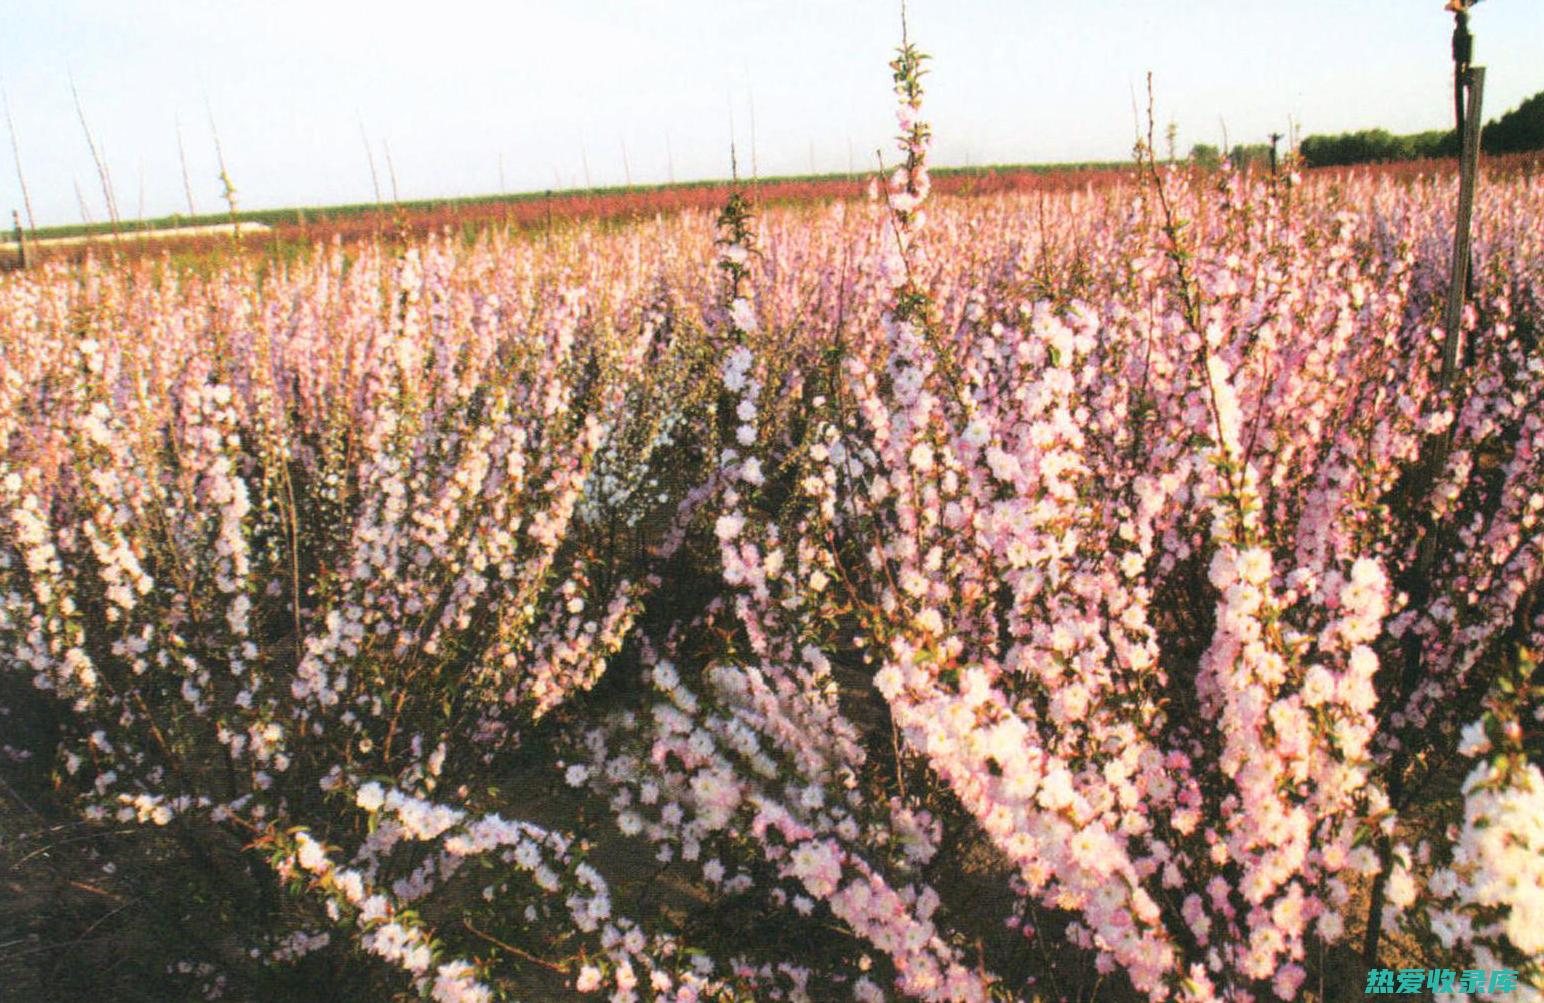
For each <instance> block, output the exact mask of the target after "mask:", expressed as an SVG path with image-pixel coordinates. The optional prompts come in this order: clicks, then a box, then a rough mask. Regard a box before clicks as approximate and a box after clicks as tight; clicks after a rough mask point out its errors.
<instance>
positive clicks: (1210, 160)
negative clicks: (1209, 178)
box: [1190, 143, 1222, 170]
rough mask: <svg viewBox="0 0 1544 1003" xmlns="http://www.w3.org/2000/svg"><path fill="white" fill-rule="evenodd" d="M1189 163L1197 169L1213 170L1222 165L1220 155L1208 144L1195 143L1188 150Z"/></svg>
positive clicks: (1215, 148)
mask: <svg viewBox="0 0 1544 1003" xmlns="http://www.w3.org/2000/svg"><path fill="white" fill-rule="evenodd" d="M1190 161H1191V163H1193V164H1195V165H1196V166H1197V167H1201V168H1205V169H1206V170H1213V169H1215V168H1216V167H1218V166H1220V165H1221V163H1222V154H1220V153H1218V152H1217V147H1215V146H1213V145H1212V144H1210V143H1197V144H1196V145H1194V146H1192V147H1191V148H1190Z"/></svg>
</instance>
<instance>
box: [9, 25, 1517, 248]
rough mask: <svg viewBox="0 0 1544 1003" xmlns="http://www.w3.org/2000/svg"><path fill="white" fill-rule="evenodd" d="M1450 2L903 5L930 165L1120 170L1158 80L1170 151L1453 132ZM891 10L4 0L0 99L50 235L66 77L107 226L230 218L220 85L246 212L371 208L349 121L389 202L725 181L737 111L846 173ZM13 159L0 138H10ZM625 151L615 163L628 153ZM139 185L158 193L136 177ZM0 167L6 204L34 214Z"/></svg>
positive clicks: (1512, 53) (1513, 39) (744, 144)
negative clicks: (96, 158)
mask: <svg viewBox="0 0 1544 1003" xmlns="http://www.w3.org/2000/svg"><path fill="white" fill-rule="evenodd" d="M1441 8H1442V4H1441V2H1440V0H1296V2H1293V0H1277V2H1265V0H1090V2H1087V3H1069V2H1062V3H1050V2H1044V0H1017V2H1006V0H912V3H911V26H912V35H913V37H914V39H915V40H916V41H917V43H918V44H919V45H920V46H921V47H922V48H923V49H925V50H926V51H928V52H930V53H932V55H933V57H934V60H935V62H934V64H933V73H932V75H931V76H930V77H929V78H928V83H929V95H928V107H927V114H928V117H929V118H930V119H931V120H932V122H933V124H934V129H935V133H936V136H937V147H936V151H937V152H936V157H935V161H936V162H937V163H940V164H966V163H975V164H982V163H989V162H999V163H1002V162H1036V161H1063V160H1091V159H1120V158H1124V157H1126V156H1127V155H1128V154H1129V152H1130V149H1131V141H1132V136H1133V124H1132V113H1131V94H1132V88H1133V87H1136V88H1139V89H1140V87H1141V86H1142V80H1143V76H1144V74H1145V73H1146V71H1148V70H1152V71H1153V73H1154V76H1155V80H1156V83H1157V92H1158V106H1159V120H1160V123H1166V122H1167V121H1169V120H1170V119H1173V120H1174V121H1176V122H1177V123H1178V126H1179V131H1180V136H1179V141H1180V145H1181V147H1182V148H1183V149H1187V150H1188V149H1189V147H1190V145H1191V144H1192V143H1194V142H1198V141H1201V142H1211V143H1218V142H1219V138H1220V135H1221V126H1220V125H1219V119H1222V120H1225V121H1226V122H1227V127H1228V132H1229V136H1230V138H1231V139H1232V140H1233V141H1234V142H1247V141H1260V140H1263V139H1264V136H1265V135H1266V134H1267V133H1269V132H1270V131H1271V130H1272V129H1276V128H1281V129H1282V130H1283V131H1285V127H1286V125H1287V121H1288V117H1289V116H1295V117H1296V118H1297V120H1298V121H1299V122H1300V123H1301V125H1302V128H1303V130H1304V131H1305V133H1312V132H1327V131H1341V130H1345V129H1352V128H1364V127H1373V126H1385V127H1387V128H1390V129H1393V130H1396V131H1413V130H1419V129H1430V128H1442V127H1445V126H1446V125H1447V123H1448V115H1449V114H1450V112H1449V108H1450V101H1451V99H1450V92H1449V87H1450V84H1449V79H1450V78H1449V62H1448V37H1449V34H1450V32H1451V28H1452V19H1451V17H1450V16H1449V15H1447V14H1445V13H1444V12H1443V11H1442V9H1441ZM898 20H899V19H898V16H897V5H896V4H895V3H893V2H891V0H779V2H772V0H634V2H623V0H609V2H608V0H561V2H557V0H554V2H550V3H529V2H502V3H473V2H466V0H439V2H437V3H423V2H416V3H402V2H385V0H375V2H371V3H356V2H344V0H303V2H301V0H221V2H218V3H214V2H195V0H5V2H4V3H0V79H3V82H4V85H5V89H6V92H7V94H8V96H9V99H10V106H11V111H12V115H13V116H14V118H15V123H16V131H17V136H18V139H19V141H20V144H21V155H22V162H23V166H24V168H25V170H26V174H27V180H28V183H29V185H30V187H31V192H32V201H33V205H34V208H35V210H36V214H37V217H38V223H39V224H40V225H44V224H51V223H69V222H76V221H78V220H79V219H80V210H79V207H78V202H77V198H76V195H75V185H76V184H78V185H79V186H80V190H81V191H82V192H83V193H84V196H85V200H86V202H87V205H88V208H89V211H90V212H91V214H92V216H93V218H96V219H101V218H103V217H104V215H105V212H104V209H103V206H102V202H103V199H102V195H101V191H100V187H99V185H98V184H97V179H96V174H95V170H94V168H93V167H92V164H91V159H90V154H89V152H88V150H87V148H86V143H85V140H84V138H83V136H82V133H81V129H80V126H79V124H78V122H77V119H76V116H75V111H74V108H73V106H72V103H71V98H70V87H69V81H70V77H71V75H72V74H73V77H74V80H75V83H76V86H77V87H78V88H79V92H80V97H81V101H82V103H83V105H84V107H85V112H86V116H87V118H88V120H89V121H90V123H91V126H92V128H93V130H94V132H95V134H96V137H97V141H98V143H99V144H100V146H101V148H102V151H103V153H104V155H105V157H106V158H107V161H108V163H109V167H110V170H111V172H112V177H113V181H114V185H115V188H116V191H117V201H118V205H119V210H120V212H121V214H122V215H124V216H125V217H129V216H134V215H137V212H138V207H139V204H140V191H141V187H142V188H143V193H144V208H145V210H146V212H147V213H149V214H161V213H167V212H174V211H184V210H185V206H186V200H185V198H184V196H183V191H182V180H181V173H180V170H179V167H178V159H177V140H176V131H175V125H176V122H177V121H178V120H180V122H181V127H182V133H183V138H184V143H185V144H186V148H187V157H188V162H189V168H190V171H191V173H192V177H193V188H194V197H195V200H196V201H197V205H198V208H199V210H200V211H201V212H209V211H216V210H218V209H220V208H222V206H221V204H220V201H219V196H220V186H219V183H218V181H217V180H216V173H217V170H216V168H215V166H214V152H213V146H212V143H211V140H210V132H209V125H208V120H207V117H206V114H205V111H204V94H205V93H206V92H207V94H208V99H209V102H210V105H211V106H212V108H213V111H214V114H215V117H216V120H217V122H218V125H219V129H220V134H221V139H222V141H223V144H224V147H225V154H226V159H227V161H228V163H229V165H230V169H231V174H232V176H233V178H234V180H235V183H236V185H237V187H238V188H239V189H240V192H241V202H242V205H243V207H245V208H266V207H274V206H287V205H307V204H313V205H314V204H328V203H337V202H350V201H352V202H358V201H369V200H370V199H371V198H372V197H373V195H372V191H371V183H370V174H369V168H368V165H367V161H366V157H365V149H364V144H363V140H362V139H361V137H360V123H361V122H362V123H363V125H364V127H365V130H366V131H367V132H368V134H369V136H370V139H371V141H372V143H373V144H374V150H375V159H376V163H377V169H378V171H379V173H380V177H381V185H382V188H383V190H385V193H386V195H387V197H389V195H390V192H389V181H388V179H387V168H386V162H385V155H384V150H383V146H384V145H385V144H387V143H389V145H390V150H391V158H392V161H393V162H394V164H395V168H396V175H397V180H398V185H399V190H400V194H401V196H402V197H403V198H405V199H406V198H425V197H432V196H444V195H464V194H478V193H486V192H491V191H495V190H497V189H498V187H499V158H500V155H501V154H502V156H503V161H504V171H503V173H504V185H505V187H506V189H508V190H511V191H519V190H531V189H545V188H551V187H554V186H560V185H561V186H582V185H583V184H584V183H585V167H584V161H585V159H587V160H588V164H589V176H590V179H591V181H593V183H594V184H596V185H602V184H621V183H623V181H624V180H626V178H627V177H628V176H629V175H630V177H631V179H632V180H633V181H634V182H653V181H664V180H666V179H667V176H668V174H669V173H670V170H671V167H672V165H673V169H674V175H675V177H676V178H677V179H679V180H686V179H690V178H705V177H722V176H724V175H725V174H727V172H728V151H727V147H728V136H729V131H730V115H731V109H732V110H733V117H734V122H735V129H736V131H737V133H738V135H739V139H740V147H741V150H742V160H741V162H742V164H746V165H747V166H748V163H749V161H750V149H749V148H750V145H751V119H752V112H751V109H752V105H753V104H754V117H755V131H756V135H755V140H756V143H755V146H756V149H755V154H756V164H757V167H758V168H759V170H760V172H761V173H762V174H763V175H770V174H788V173H804V172H807V171H809V170H810V168H811V165H812V163H813V166H814V168H815V169H816V170H817V171H821V172H826V171H845V170H846V169H847V167H848V164H849V152H848V151H849V149H850V150H851V151H852V154H851V155H852V157H853V158H854V159H855V160H856V162H857V166H858V167H859V168H860V169H864V168H868V167H870V166H871V165H872V164H873V163H874V150H875V148H876V147H878V146H881V145H883V146H884V148H885V151H886V155H887V156H890V155H891V153H890V150H891V147H890V144H889V136H890V134H891V133H892V132H893V128H894V118H893V115H892V112H891V101H890V95H889V80H888V70H887V68H886V63H887V62H888V60H889V58H890V55H891V50H892V49H893V48H894V45H895V43H896V41H897V37H898V35H899V26H898ZM1473 21H1474V29H1475V34H1476V38H1477V47H1476V59H1477V61H1478V62H1482V63H1484V64H1486V65H1487V66H1488V67H1489V76H1488V81H1487V95H1486V111H1487V113H1488V114H1487V117H1491V116H1493V115H1494V114H1495V113H1497V112H1500V111H1502V110H1504V109H1506V108H1509V107H1512V106H1514V105H1516V104H1517V103H1518V102H1519V101H1520V100H1521V99H1522V98H1524V97H1526V96H1528V95H1529V94H1532V93H1534V92H1535V91H1538V90H1541V89H1544V3H1540V2H1539V0H1486V2H1484V3H1482V4H1480V5H1479V7H1477V8H1476V10H1475V14H1474V18H1473ZM0 141H3V138H0ZM624 147H625V150H626V164H625V165H624V159H623V158H624V154H623V150H624ZM141 179H143V181H141ZM20 205H21V195H20V190H19V187H18V185H17V180H16V175H15V171H14V169H13V167H12V165H11V163H10V157H9V150H8V149H7V150H4V157H3V159H0V212H5V213H6V215H7V216H8V215H9V213H8V210H9V209H10V208H11V207H13V206H15V207H18V208H19V207H20Z"/></svg>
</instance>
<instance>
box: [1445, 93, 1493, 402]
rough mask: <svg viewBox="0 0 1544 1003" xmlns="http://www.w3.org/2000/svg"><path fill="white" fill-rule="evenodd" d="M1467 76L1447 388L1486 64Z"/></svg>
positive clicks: (1464, 272)
mask: <svg viewBox="0 0 1544 1003" xmlns="http://www.w3.org/2000/svg"><path fill="white" fill-rule="evenodd" d="M1465 76H1466V77H1467V79H1466V80H1465V81H1464V85H1465V90H1467V92H1468V94H1467V96H1468V100H1467V101H1464V102H1462V104H1463V105H1464V107H1463V108H1462V110H1461V115H1462V118H1463V123H1464V129H1463V134H1462V136H1461V137H1460V138H1461V141H1462V144H1463V145H1462V147H1461V150H1462V152H1461V153H1460V156H1459V165H1458V168H1459V179H1458V218H1457V220H1456V221H1455V224H1454V227H1453V275H1452V282H1451V284H1450V285H1449V286H1448V298H1447V311H1446V312H1445V314H1444V315H1443V324H1444V326H1445V327H1446V329H1447V336H1446V340H1445V341H1444V342H1443V344H1442V372H1441V374H1440V376H1439V377H1438V385H1439V386H1440V387H1441V388H1442V389H1444V390H1445V389H1447V387H1448V385H1449V384H1451V383H1452V381H1453V375H1454V372H1455V370H1456V369H1457V368H1458V342H1459V327H1460V325H1461V324H1462V322H1463V316H1464V300H1465V299H1466V298H1467V293H1468V290H1469V254H1470V249H1469V224H1470V219H1471V217H1472V216H1473V214H1474V189H1475V185H1476V183H1477V182H1478V180H1479V178H1478V175H1479V167H1480V121H1481V118H1480V104H1481V101H1482V99H1483V98H1484V95H1485V67H1483V66H1472V67H1469V69H1468V70H1467V72H1466V73H1465Z"/></svg>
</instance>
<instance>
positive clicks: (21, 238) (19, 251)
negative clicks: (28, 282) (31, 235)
mask: <svg viewBox="0 0 1544 1003" xmlns="http://www.w3.org/2000/svg"><path fill="white" fill-rule="evenodd" d="M11 223H12V224H13V225H14V226H15V227H16V264H17V266H18V267H19V268H21V269H22V270H24V271H25V270H26V267H27V235H26V234H25V233H23V232H22V229H21V213H19V212H17V211H16V210H15V209H12V210H11Z"/></svg>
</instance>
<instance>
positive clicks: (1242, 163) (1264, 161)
mask: <svg viewBox="0 0 1544 1003" xmlns="http://www.w3.org/2000/svg"><path fill="white" fill-rule="evenodd" d="M1228 159H1229V160H1231V161H1232V162H1233V167H1234V169H1236V170H1240V171H1241V170H1244V169H1245V168H1247V167H1253V168H1255V169H1257V170H1264V169H1267V168H1269V167H1270V165H1271V145H1270V144H1269V143H1236V144H1234V146H1233V149H1232V150H1231V151H1229V153H1228Z"/></svg>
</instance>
